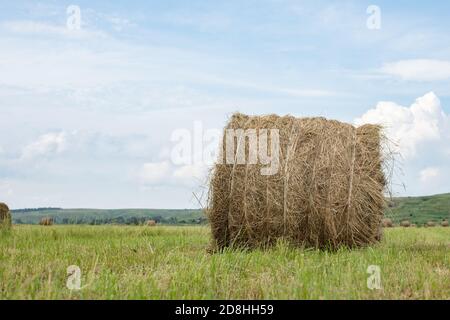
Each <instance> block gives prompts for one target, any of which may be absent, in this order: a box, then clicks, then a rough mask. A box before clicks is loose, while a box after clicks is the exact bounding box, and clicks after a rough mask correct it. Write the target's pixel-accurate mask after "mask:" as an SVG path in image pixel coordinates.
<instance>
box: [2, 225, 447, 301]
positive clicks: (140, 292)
mask: <svg viewBox="0 0 450 320" xmlns="http://www.w3.org/2000/svg"><path fill="white" fill-rule="evenodd" d="M0 243H1V246H0V299H253V298H255V299H271V298H273V299H381V298H387V299H428V298H439V299H450V265H449V263H450V256H449V252H450V228H441V227H437V228H408V229H406V228H394V229H387V230H386V231H385V237H384V239H383V241H382V243H380V244H379V245H376V246H373V247H370V248H365V249H359V250H353V251H351V250H346V249H342V250H339V251H338V252H334V253H331V252H326V251H317V250H302V249H295V248H290V247H288V246H286V245H284V244H282V243H280V244H279V245H277V246H276V247H274V248H272V249H269V250H266V251H263V250H256V251H251V252H245V251H227V252H224V253H221V254H209V253H208V252H207V247H208V244H209V230H208V228H207V227H203V226H186V227H176V226H157V227H143V226H50V227H41V226H28V225H24V226H14V228H13V230H12V231H9V232H1V233H0ZM69 265H77V266H79V267H80V269H81V281H82V282H81V286H82V287H84V288H83V289H81V290H80V291H71V290H69V289H67V288H66V281H67V277H68V276H67V271H66V269H67V267H68V266H69ZM369 265H378V266H380V268H381V281H382V289H381V290H369V289H368V288H367V278H368V276H369V274H368V273H367V267H368V266H369Z"/></svg>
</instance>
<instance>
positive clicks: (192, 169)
mask: <svg viewBox="0 0 450 320" xmlns="http://www.w3.org/2000/svg"><path fill="white" fill-rule="evenodd" d="M207 169H208V168H207V166H204V165H195V164H194V165H186V166H181V167H179V168H177V169H175V171H174V172H173V177H174V178H176V179H179V180H182V181H185V182H192V181H197V182H201V181H203V180H205V178H206V174H207Z"/></svg>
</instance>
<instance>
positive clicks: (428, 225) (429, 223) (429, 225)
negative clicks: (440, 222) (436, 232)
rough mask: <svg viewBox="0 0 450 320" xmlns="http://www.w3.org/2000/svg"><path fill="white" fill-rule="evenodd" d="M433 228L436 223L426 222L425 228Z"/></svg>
mask: <svg viewBox="0 0 450 320" xmlns="http://www.w3.org/2000/svg"><path fill="white" fill-rule="evenodd" d="M434 226H436V223H435V222H434V221H428V222H427V227H434Z"/></svg>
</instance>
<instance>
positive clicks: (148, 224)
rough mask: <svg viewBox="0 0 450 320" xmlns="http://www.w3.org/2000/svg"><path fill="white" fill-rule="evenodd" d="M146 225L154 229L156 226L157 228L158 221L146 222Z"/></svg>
mask: <svg viewBox="0 0 450 320" xmlns="http://www.w3.org/2000/svg"><path fill="white" fill-rule="evenodd" d="M145 225H146V226H148V227H154V226H156V221H155V220H147V221H146V222H145Z"/></svg>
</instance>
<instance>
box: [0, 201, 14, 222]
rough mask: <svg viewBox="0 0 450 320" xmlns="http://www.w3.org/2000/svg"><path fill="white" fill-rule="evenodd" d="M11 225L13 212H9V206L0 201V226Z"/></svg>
mask: <svg viewBox="0 0 450 320" xmlns="http://www.w3.org/2000/svg"><path fill="white" fill-rule="evenodd" d="M10 226H11V213H10V212H9V208H8V206H7V205H6V204H5V203H3V202H0V227H10Z"/></svg>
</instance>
